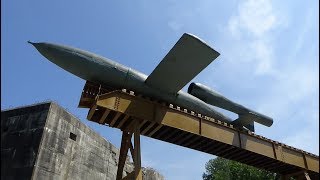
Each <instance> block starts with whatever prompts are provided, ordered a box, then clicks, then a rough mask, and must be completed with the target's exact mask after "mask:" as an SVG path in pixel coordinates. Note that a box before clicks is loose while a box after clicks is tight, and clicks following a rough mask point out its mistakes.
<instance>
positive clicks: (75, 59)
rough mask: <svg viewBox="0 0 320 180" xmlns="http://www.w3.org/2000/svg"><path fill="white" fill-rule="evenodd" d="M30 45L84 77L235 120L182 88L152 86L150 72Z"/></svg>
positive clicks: (84, 54) (75, 51)
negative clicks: (169, 91)
mask: <svg viewBox="0 0 320 180" xmlns="http://www.w3.org/2000/svg"><path fill="white" fill-rule="evenodd" d="M30 43H31V42H30ZM31 44H32V45H33V46H34V47H35V48H36V49H37V50H38V51H39V52H40V53H41V54H42V55H43V56H44V57H46V58H47V59H48V60H50V61H51V62H52V63H54V64H56V65H58V66H59V67H61V68H62V69H64V70H66V71H68V72H70V73H72V74H74V75H76V76H78V77H80V78H82V79H84V80H87V81H91V82H95V83H99V84H104V85H107V86H111V87H115V88H126V89H130V90H133V91H136V92H138V93H141V94H144V95H146V96H150V97H154V98H157V99H159V100H163V101H165V102H169V103H172V104H175V105H178V106H181V107H184V108H186V109H189V110H192V111H195V112H197V113H200V114H203V115H207V116H209V117H213V118H215V119H219V120H221V121H224V122H228V123H230V122H232V119H230V118H229V117H226V116H225V115H223V114H221V113H219V112H217V111H215V110H214V109H212V107H211V106H210V105H208V104H207V103H205V102H203V101H201V100H200V99H198V98H196V97H194V96H192V95H190V94H188V93H185V92H183V91H181V90H180V91H179V92H177V93H176V94H172V93H167V92H163V91H161V90H158V89H154V88H151V87H149V86H148V85H147V84H146V83H145V80H146V79H147V77H148V76H147V75H145V74H143V73H141V72H138V71H136V70H133V69H131V68H128V67H126V66H124V65H121V64H119V63H116V62H114V61H112V60H110V59H107V58H104V57H102V56H99V55H96V54H93V53H90V52H87V51H83V50H80V49H77V48H72V47H67V46H63V45H58V44H52V43H31Z"/></svg>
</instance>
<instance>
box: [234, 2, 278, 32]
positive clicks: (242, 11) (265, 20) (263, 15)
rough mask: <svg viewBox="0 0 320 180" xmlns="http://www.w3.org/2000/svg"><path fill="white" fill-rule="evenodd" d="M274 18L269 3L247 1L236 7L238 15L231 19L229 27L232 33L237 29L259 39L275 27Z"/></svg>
mask: <svg viewBox="0 0 320 180" xmlns="http://www.w3.org/2000/svg"><path fill="white" fill-rule="evenodd" d="M276 18H277V17H276V16H275V14H274V11H273V8H272V5H271V2H270V1H268V0H249V1H245V2H244V3H242V4H240V5H239V6H238V15H237V16H234V17H232V18H231V20H230V23H229V25H230V26H231V27H230V28H231V29H232V30H233V31H234V30H235V29H239V30H243V31H244V32H246V33H248V34H250V35H254V36H255V37H261V36H263V35H265V33H268V32H269V31H270V30H271V29H273V28H274V27H275V25H276ZM234 26H235V27H234Z"/></svg>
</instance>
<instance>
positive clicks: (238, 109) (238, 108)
mask: <svg viewBox="0 0 320 180" xmlns="http://www.w3.org/2000/svg"><path fill="white" fill-rule="evenodd" d="M188 93H189V94H191V95H193V96H195V97H197V98H199V99H201V100H202V101H204V102H205V103H207V104H210V105H213V106H216V107H219V108H222V109H225V110H228V111H231V112H234V113H236V114H238V115H239V117H238V119H236V120H235V121H233V124H234V125H235V126H237V125H239V126H244V127H246V128H247V129H249V130H251V131H254V124H253V122H254V121H255V122H257V123H260V124H262V125H265V126H271V125H272V123H273V121H272V119H271V118H269V117H267V116H265V115H263V114H260V113H257V112H255V111H253V110H251V109H248V108H246V107H244V106H242V105H240V104H238V103H235V102H233V101H231V100H229V99H228V98H226V97H224V96H222V95H221V94H219V93H218V92H216V91H214V90H212V89H210V88H209V87H207V86H205V85H203V84H200V83H194V82H193V83H191V84H190V86H189V88H188Z"/></svg>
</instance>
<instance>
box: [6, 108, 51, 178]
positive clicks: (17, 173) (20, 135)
mask: <svg viewBox="0 0 320 180" xmlns="http://www.w3.org/2000/svg"><path fill="white" fill-rule="evenodd" d="M49 107H50V104H42V105H35V106H30V107H21V108H17V109H11V110H6V111H1V179H30V177H31V175H32V170H33V166H34V163H35V161H36V157H37V154H38V149H39V144H40V140H41V136H42V132H43V128H44V125H45V122H46V118H47V114H48V111H49Z"/></svg>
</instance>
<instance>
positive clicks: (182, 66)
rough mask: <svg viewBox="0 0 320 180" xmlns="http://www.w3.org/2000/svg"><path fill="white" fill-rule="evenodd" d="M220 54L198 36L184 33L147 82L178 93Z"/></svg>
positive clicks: (162, 89) (155, 86)
mask: <svg viewBox="0 0 320 180" xmlns="http://www.w3.org/2000/svg"><path fill="white" fill-rule="evenodd" d="M219 55H220V54H219V53H218V52H217V51H215V50H214V49H212V48H211V47H210V46H208V45H207V44H206V43H205V42H203V41H202V40H200V39H199V38H197V37H196V36H193V35H191V34H187V33H184V34H183V35H182V37H181V38H180V39H179V40H178V42H177V43H176V44H175V45H174V46H173V48H172V49H171V50H170V51H169V53H168V54H167V55H166V56H165V57H164V58H163V60H162V61H161V62H160V63H159V64H158V66H157V67H156V68H155V69H154V70H153V72H152V73H151V74H150V75H149V76H148V78H147V80H146V81H145V83H146V84H147V85H149V86H150V87H153V88H156V89H159V90H161V91H164V92H169V93H177V92H178V91H179V90H181V89H182V88H183V87H184V86H185V85H186V84H187V83H189V82H190V81H191V80H192V79H193V78H194V77H195V76H196V75H198V74H199V73H200V72H201V71H202V70H203V69H204V68H206V67H207V66H208V65H209V64H210V63H211V62H212V61H213V60H215V59H216V58H217V57H218V56H219Z"/></svg>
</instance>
